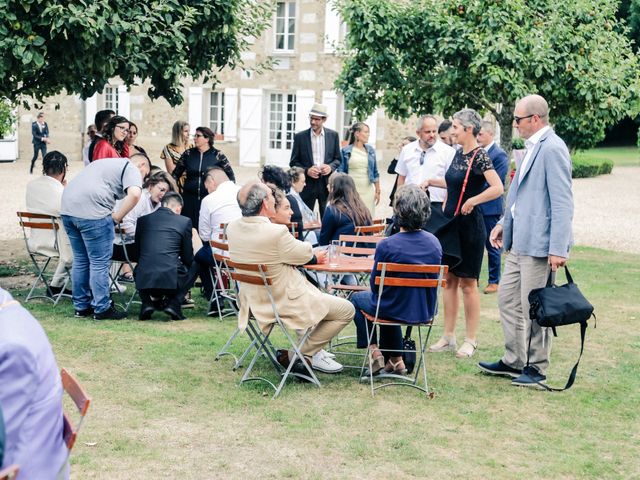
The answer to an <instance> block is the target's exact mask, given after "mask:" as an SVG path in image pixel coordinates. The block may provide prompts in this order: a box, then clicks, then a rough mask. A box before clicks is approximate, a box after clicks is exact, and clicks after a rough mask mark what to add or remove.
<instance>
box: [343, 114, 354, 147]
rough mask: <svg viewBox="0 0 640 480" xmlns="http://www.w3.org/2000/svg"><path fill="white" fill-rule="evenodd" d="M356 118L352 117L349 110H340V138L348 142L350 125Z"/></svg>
mask: <svg viewBox="0 0 640 480" xmlns="http://www.w3.org/2000/svg"><path fill="white" fill-rule="evenodd" d="M356 121H357V120H356V119H355V118H354V116H353V114H352V113H351V110H344V111H343V112H342V140H344V141H347V142H349V132H350V131H351V125H353V124H354V123H355V122H356Z"/></svg>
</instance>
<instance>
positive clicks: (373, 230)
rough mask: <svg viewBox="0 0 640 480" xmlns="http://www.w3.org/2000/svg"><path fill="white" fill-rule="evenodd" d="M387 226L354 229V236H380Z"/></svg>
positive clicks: (364, 226) (363, 226)
mask: <svg viewBox="0 0 640 480" xmlns="http://www.w3.org/2000/svg"><path fill="white" fill-rule="evenodd" d="M386 227H387V226H386V225H385V224H384V223H378V224H373V225H361V226H359V227H355V232H356V235H382V234H383V233H384V229H385V228H386Z"/></svg>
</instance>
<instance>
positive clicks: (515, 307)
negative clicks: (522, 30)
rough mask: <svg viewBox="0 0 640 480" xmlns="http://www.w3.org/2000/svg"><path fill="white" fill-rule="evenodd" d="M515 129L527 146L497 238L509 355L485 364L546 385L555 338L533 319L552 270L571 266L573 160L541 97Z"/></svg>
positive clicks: (518, 112)
mask: <svg viewBox="0 0 640 480" xmlns="http://www.w3.org/2000/svg"><path fill="white" fill-rule="evenodd" d="M513 126H514V127H515V128H516V129H517V130H518V133H519V134H520V136H521V137H522V138H524V139H525V146H526V149H527V151H526V153H525V156H524V158H523V159H522V162H521V163H520V164H519V165H516V173H515V176H514V178H513V182H512V183H511V187H510V189H509V194H508V196H507V204H506V209H505V214H504V216H503V217H502V219H500V221H499V222H498V225H496V226H495V227H494V229H493V230H492V231H491V235H490V241H491V244H492V245H493V246H494V247H496V248H501V247H504V250H505V251H506V252H508V254H507V256H506V260H505V268H504V272H503V274H502V278H501V280H500V288H499V290H498V304H499V307H500V319H501V322H502V329H503V332H504V343H505V353H504V355H503V356H502V358H501V359H500V360H498V361H497V362H494V363H488V362H480V363H479V364H478V366H479V367H480V369H481V370H483V371H484V372H486V373H489V374H492V375H500V376H506V377H512V378H513V380H512V381H511V383H512V385H516V386H522V387H533V388H544V387H543V386H542V385H541V384H543V383H545V382H546V379H547V377H546V370H547V368H548V366H549V354H550V351H551V335H549V331H548V329H544V328H541V327H540V326H539V325H538V324H537V323H536V322H532V321H531V320H530V319H529V301H528V295H529V292H530V291H531V290H532V289H534V288H540V287H544V286H545V285H546V282H547V276H548V274H549V270H550V269H551V270H552V271H556V270H557V269H558V267H561V266H563V265H565V264H566V261H567V258H568V256H569V250H570V248H571V245H572V243H573V236H572V230H571V222H572V219H573V195H572V193H571V158H570V156H569V150H568V149H567V146H566V145H565V143H564V142H563V141H562V139H561V138H560V137H558V136H557V135H556V134H555V133H554V131H553V129H552V128H551V127H550V126H549V106H548V105H547V102H546V100H545V99H544V98H542V97H541V96H539V95H529V96H527V97H524V98H523V99H521V100H520V101H519V102H518V103H517V104H516V108H515V110H514V116H513ZM527 354H529V357H527ZM527 358H529V363H528V364H527Z"/></svg>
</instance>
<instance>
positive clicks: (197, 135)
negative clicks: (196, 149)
mask: <svg viewBox="0 0 640 480" xmlns="http://www.w3.org/2000/svg"><path fill="white" fill-rule="evenodd" d="M193 138H204V135H202V134H201V133H196V134H195V135H194V136H193Z"/></svg>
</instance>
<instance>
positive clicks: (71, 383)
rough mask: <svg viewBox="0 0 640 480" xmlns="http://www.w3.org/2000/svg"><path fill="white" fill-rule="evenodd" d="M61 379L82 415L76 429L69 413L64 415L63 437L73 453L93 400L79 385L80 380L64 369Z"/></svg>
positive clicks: (65, 389)
mask: <svg viewBox="0 0 640 480" xmlns="http://www.w3.org/2000/svg"><path fill="white" fill-rule="evenodd" d="M60 377H61V378H62V388H64V391H65V392H67V394H68V395H69V396H70V397H71V399H72V400H73V403H75V405H76V408H77V409H78V413H79V414H80V420H79V421H78V424H77V425H76V426H75V427H74V425H73V423H72V422H71V420H70V418H69V416H68V415H67V413H66V412H65V414H64V432H63V437H64V441H65V443H66V444H67V448H68V449H69V451H71V449H72V448H73V445H74V443H75V442H76V438H77V437H78V432H79V431H80V427H81V426H82V421H83V420H84V417H85V415H86V414H87V410H88V409H89V405H90V404H91V398H90V397H89V396H88V395H87V393H86V392H85V391H84V388H82V385H80V383H78V380H76V379H75V377H74V376H73V375H71V374H70V373H69V372H68V371H67V370H66V369H64V368H63V369H62V370H61V371H60Z"/></svg>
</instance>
